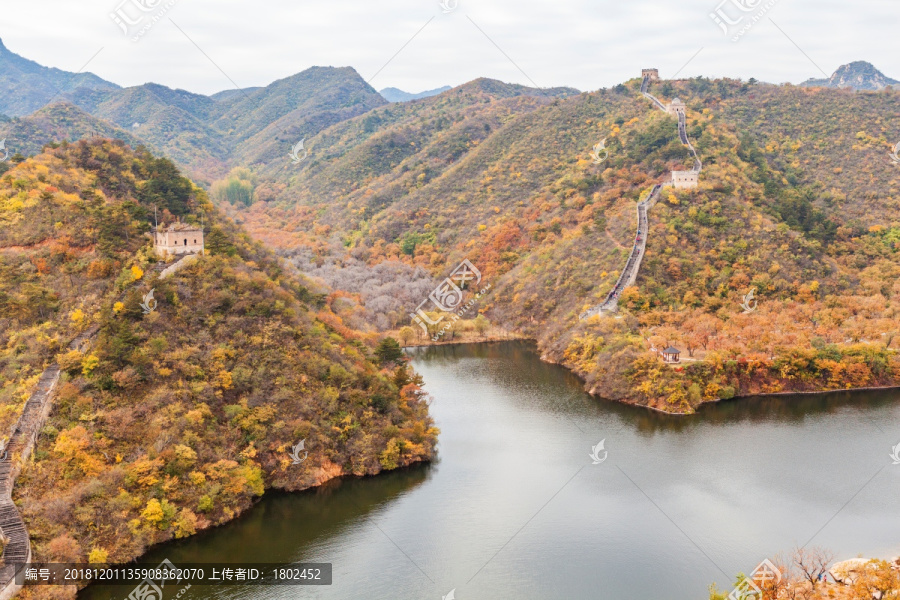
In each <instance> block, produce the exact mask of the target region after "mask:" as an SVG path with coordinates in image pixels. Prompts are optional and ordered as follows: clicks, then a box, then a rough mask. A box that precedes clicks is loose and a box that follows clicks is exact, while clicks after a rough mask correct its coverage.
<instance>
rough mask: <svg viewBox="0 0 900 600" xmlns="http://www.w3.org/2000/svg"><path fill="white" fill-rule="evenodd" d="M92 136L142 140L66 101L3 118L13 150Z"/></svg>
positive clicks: (0, 128)
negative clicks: (26, 114) (17, 115)
mask: <svg viewBox="0 0 900 600" xmlns="http://www.w3.org/2000/svg"><path fill="white" fill-rule="evenodd" d="M91 137H98V138H101V137H102V138H114V139H119V140H122V141H124V142H125V143H127V144H130V145H132V146H138V145H140V143H141V141H140V140H139V139H138V138H136V137H135V136H133V135H132V134H131V133H129V132H128V131H127V130H124V129H121V128H119V127H116V126H115V125H113V124H112V123H110V122H109V121H104V120H103V119H98V118H96V117H93V116H91V115H89V114H88V113H86V112H84V111H83V110H81V109H80V108H78V107H77V106H74V105H72V104H69V103H66V102H56V103H53V104H49V105H47V106H45V107H43V108H41V109H40V110H38V111H35V112H34V113H32V114H30V115H28V116H25V117H15V118H13V119H10V120H8V121H0V139H6V140H7V144H6V145H7V148H9V150H10V152H11V153H15V152H18V153H20V154H22V155H23V156H30V155H33V154H39V153H40V152H41V150H42V148H43V147H44V146H46V145H47V144H52V143H57V142H63V141H70V142H74V141H77V140H79V139H86V138H91Z"/></svg>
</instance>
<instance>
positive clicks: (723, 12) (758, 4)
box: [709, 0, 778, 42]
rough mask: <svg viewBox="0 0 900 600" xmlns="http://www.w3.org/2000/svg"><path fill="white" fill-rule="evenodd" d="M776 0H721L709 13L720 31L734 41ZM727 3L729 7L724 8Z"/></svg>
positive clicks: (757, 20)
mask: <svg viewBox="0 0 900 600" xmlns="http://www.w3.org/2000/svg"><path fill="white" fill-rule="evenodd" d="M777 2H778V0H766V2H765V4H763V0H722V1H721V2H719V5H718V6H716V9H715V11H713V12H711V13H709V18H711V19H712V20H713V21H714V22H715V23H716V25H718V26H719V27H720V28H721V29H722V32H723V33H724V34H725V35H726V36H727V37H730V38H731V41H732V42H736V41H738V40H740V39H741V37H743V35H744V34H745V33H747V32H748V31H750V28H751V27H753V26H754V25H756V23H758V22H759V20H760V19H762V18H763V17H764V16H765V14H766V13H767V12H769V10H770V9H771V8H772V7H773V6H775V4H776V3H777ZM726 5H728V7H729V8H727V9H726V8H725V7H726Z"/></svg>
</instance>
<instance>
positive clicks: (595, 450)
mask: <svg viewBox="0 0 900 600" xmlns="http://www.w3.org/2000/svg"><path fill="white" fill-rule="evenodd" d="M605 443H606V438H603V439H602V440H600V443H599V444H597V445H596V446H591V453H590V454H588V456H590V457H591V460H593V461H594V462H593V464H595V465H599V464H600V463H602V462H603V461H605V460H606V459H607V458H608V457H609V451H608V450H606V448H604V447H603V445H604V444H605ZM601 452H602V453H603V456H601V455H600V453H601Z"/></svg>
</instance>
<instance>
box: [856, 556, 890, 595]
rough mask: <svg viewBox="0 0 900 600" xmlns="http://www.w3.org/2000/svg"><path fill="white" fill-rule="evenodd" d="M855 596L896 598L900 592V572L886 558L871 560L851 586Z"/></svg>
mask: <svg viewBox="0 0 900 600" xmlns="http://www.w3.org/2000/svg"><path fill="white" fill-rule="evenodd" d="M851 588H852V590H853V594H854V595H853V597H854V598H896V597H897V593H898V592H900V572H898V571H896V570H894V569H892V568H891V564H890V563H889V562H887V561H886V560H871V561H869V562H868V563H867V564H865V565H864V566H863V567H862V568H861V569H860V572H859V576H858V577H857V578H856V581H854V582H853V584H852V586H851Z"/></svg>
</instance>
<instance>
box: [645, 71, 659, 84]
mask: <svg viewBox="0 0 900 600" xmlns="http://www.w3.org/2000/svg"><path fill="white" fill-rule="evenodd" d="M647 77H649V78H650V81H659V69H641V79H646V78H647Z"/></svg>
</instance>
